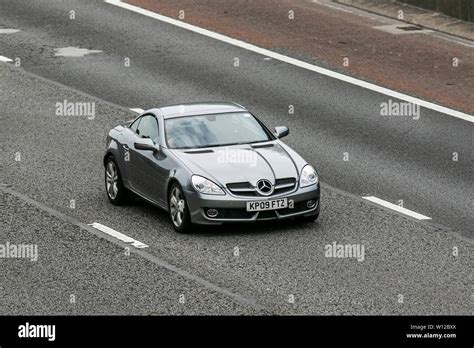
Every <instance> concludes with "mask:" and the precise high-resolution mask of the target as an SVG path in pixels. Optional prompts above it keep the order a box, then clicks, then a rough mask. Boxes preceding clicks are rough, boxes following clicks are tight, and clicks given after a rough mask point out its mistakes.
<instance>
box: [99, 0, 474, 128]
mask: <svg viewBox="0 0 474 348" xmlns="http://www.w3.org/2000/svg"><path fill="white" fill-rule="evenodd" d="M104 1H105V2H106V3H108V4H111V5H115V6H118V7H121V8H124V9H126V10H130V11H133V12H136V13H140V14H142V15H144V16H148V17H151V18H154V19H157V20H160V21H162V22H166V23H168V24H172V25H175V26H177V27H180V28H183V29H186V30H190V31H193V32H195V33H198V34H201V35H204V36H208V37H211V38H213V39H216V40H220V41H223V42H226V43H228V44H230V45H234V46H237V47H240V48H243V49H246V50H249V51H252V52H255V53H258V54H262V55H264V56H267V57H271V58H274V59H277V60H279V61H282V62H285V63H288V64H291V65H295V66H297V67H300V68H303V69H307V70H310V71H313V72H316V73H319V74H322V75H325V76H329V77H332V78H335V79H338V80H341V81H344V82H347V83H351V84H353V85H357V86H359V87H363V88H366V89H369V90H371V91H375V92H378V93H381V94H385V95H387V96H390V97H393V98H396V99H400V100H404V101H407V102H409V103H413V104H417V105H420V106H422V107H424V108H427V109H431V110H434V111H437V112H440V113H443V114H446V115H450V116H453V117H456V118H460V119H462V120H465V121H468V122H474V116H472V115H469V114H466V113H463V112H461V111H457V110H453V109H450V108H447V107H444V106H441V105H437V104H434V103H430V102H428V101H425V100H422V99H418V98H415V97H412V96H409V95H406V94H403V93H400V92H397V91H393V90H391V89H388V88H385V87H382V86H378V85H375V84H373V83H369V82H366V81H362V80H358V79H356V78H354V77H350V76H347V75H344V74H341V73H338V72H335V71H332V70H329V69H325V68H321V67H319V66H316V65H312V64H309V63H306V62H303V61H301V60H298V59H295V58H290V57H287V56H284V55H283V54H279V53H275V52H272V51H270V50H267V49H264V48H260V47H257V46H255V45H251V44H249V43H246V42H244V41H240V40H237V39H233V38H231V37H228V36H225V35H222V34H218V33H215V32H213V31H210V30H207V29H203V28H200V27H197V26H195V25H192V24H188V23H185V22H181V21H179V20H177V19H173V18H170V17H166V16H163V15H160V14H158V13H155V12H152V11H149V10H145V9H143V8H141V7H138V6H134V5H130V4H127V3H123V2H122V1H121V0H104Z"/></svg>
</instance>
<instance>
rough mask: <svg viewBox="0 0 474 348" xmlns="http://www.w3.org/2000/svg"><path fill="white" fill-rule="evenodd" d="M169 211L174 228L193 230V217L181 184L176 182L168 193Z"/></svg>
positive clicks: (186, 231)
mask: <svg viewBox="0 0 474 348" xmlns="http://www.w3.org/2000/svg"><path fill="white" fill-rule="evenodd" d="M168 211H169V213H170V218H171V223H172V224H173V227H174V229H175V230H176V231H177V232H179V233H189V232H190V231H191V226H192V223H191V217H190V214H189V208H188V204H187V203H186V197H185V196H184V191H183V189H182V188H181V185H180V184H178V183H177V182H174V183H173V184H172V185H171V188H170V190H169V193H168Z"/></svg>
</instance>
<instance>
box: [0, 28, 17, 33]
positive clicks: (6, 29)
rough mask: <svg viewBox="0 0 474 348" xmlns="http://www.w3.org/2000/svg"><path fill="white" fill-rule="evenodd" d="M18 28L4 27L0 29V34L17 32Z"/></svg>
mask: <svg viewBox="0 0 474 348" xmlns="http://www.w3.org/2000/svg"><path fill="white" fill-rule="evenodd" d="M18 32H19V30H18V29H11V28H3V29H0V34H15V33H18Z"/></svg>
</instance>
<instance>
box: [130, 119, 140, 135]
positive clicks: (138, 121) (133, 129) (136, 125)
mask: <svg viewBox="0 0 474 348" xmlns="http://www.w3.org/2000/svg"><path fill="white" fill-rule="evenodd" d="M141 120H142V118H141V117H140V118H139V119H138V120H135V122H133V123H132V124H131V125H130V129H131V130H132V131H134V132H135V133H137V128H138V124H139V123H140V121H141Z"/></svg>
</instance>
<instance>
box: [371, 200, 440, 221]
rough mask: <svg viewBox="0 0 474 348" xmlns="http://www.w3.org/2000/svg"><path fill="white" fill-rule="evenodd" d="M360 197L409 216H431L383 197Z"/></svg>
mask: <svg viewBox="0 0 474 348" xmlns="http://www.w3.org/2000/svg"><path fill="white" fill-rule="evenodd" d="M362 198H364V199H366V200H368V201H371V202H374V203H376V204H379V205H381V206H384V207H386V208H389V209H392V210H395V211H398V212H399V213H402V214H405V215H408V216H411V217H413V218H415V219H418V220H431V218H430V217H428V216H425V215H422V214H418V213H415V212H414V211H411V210H408V209H406V208H403V207H400V206H399V205H396V204H393V203H390V202H387V201H384V200H383V199H380V198H377V197H374V196H367V197H362Z"/></svg>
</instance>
